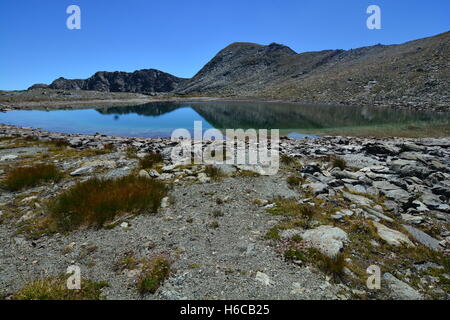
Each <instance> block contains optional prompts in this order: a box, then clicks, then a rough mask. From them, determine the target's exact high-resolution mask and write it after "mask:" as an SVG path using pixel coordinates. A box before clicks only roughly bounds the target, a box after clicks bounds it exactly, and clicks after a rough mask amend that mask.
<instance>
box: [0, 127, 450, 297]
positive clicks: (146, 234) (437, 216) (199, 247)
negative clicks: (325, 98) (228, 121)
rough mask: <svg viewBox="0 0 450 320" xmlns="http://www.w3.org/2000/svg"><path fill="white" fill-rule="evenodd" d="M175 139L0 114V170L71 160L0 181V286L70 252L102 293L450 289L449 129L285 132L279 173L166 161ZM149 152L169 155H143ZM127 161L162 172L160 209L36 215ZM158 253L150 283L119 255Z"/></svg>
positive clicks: (341, 293) (437, 292)
mask: <svg viewBox="0 0 450 320" xmlns="http://www.w3.org/2000/svg"><path fill="white" fill-rule="evenodd" d="M176 144H177V143H176V142H172V141H170V140H168V139H146V138H123V137H109V136H104V135H100V134H97V135H76V134H60V133H52V132H46V131H41V130H35V129H31V128H19V127H14V126H8V125H0V179H1V180H3V179H4V176H5V174H6V173H7V172H8V171H9V170H11V168H14V167H16V166H19V165H21V166H23V165H25V166H26V165H31V164H33V163H54V164H56V165H57V166H58V167H59V168H60V169H61V170H62V171H63V172H64V173H65V176H64V178H63V179H62V180H61V181H59V182H53V183H47V184H44V185H40V186H36V187H32V188H29V189H25V190H20V191H17V192H11V191H7V190H4V189H3V187H2V190H1V195H0V239H1V242H2V246H1V248H0V296H2V297H4V298H7V299H8V298H10V297H11V295H13V294H14V293H15V292H16V291H17V290H19V289H20V288H21V287H23V286H24V285H25V284H26V283H28V282H30V281H33V280H36V279H39V278H41V277H43V276H48V275H58V274H63V273H65V270H66V268H67V267H68V266H69V265H73V264H75V265H79V266H80V267H81V270H82V274H83V276H85V277H86V278H89V279H91V280H93V281H106V282H107V283H108V286H107V287H105V288H104V289H102V295H103V297H104V298H105V299H448V298H449V294H450V291H449V281H450V275H449V273H450V270H449V255H450V231H449V225H450V224H449V222H450V221H449V218H450V216H449V214H450V201H449V199H450V139H449V138H442V139H431V138H426V139H406V138H389V139H388V138H386V139H373V138H351V137H322V138H318V139H305V140H293V139H288V138H282V139H281V141H280V152H281V154H282V156H281V160H282V161H281V167H280V170H279V171H278V173H277V174H276V175H273V176H263V175H260V174H259V173H260V172H259V170H258V169H257V168H256V167H252V166H246V167H245V168H243V167H239V166H238V167H236V166H232V165H217V166H216V167H217V169H218V171H220V177H219V178H218V177H215V176H211V175H210V174H208V170H206V169H207V168H206V167H205V166H204V165H192V166H174V165H173V164H172V163H171V160H170V157H169V155H170V152H171V148H172V147H174V146H175V145H176ZM102 150H103V151H102ZM100 151H102V152H100ZM149 153H159V154H161V155H162V156H163V159H164V163H162V164H161V166H159V167H156V168H154V169H151V170H149V169H141V168H140V167H139V159H141V158H143V157H145V155H146V154H149ZM126 175H139V176H142V177H147V178H149V179H157V180H159V181H162V182H164V183H166V184H167V185H168V186H170V192H169V195H168V197H167V198H165V199H163V201H162V203H161V208H160V209H159V211H158V213H157V214H155V215H137V216H124V217H122V218H121V219H120V220H118V221H116V223H115V224H114V225H113V226H112V227H111V228H102V229H99V230H96V229H81V230H76V231H73V232H70V233H64V234H63V233H56V234H54V233H53V234H52V233H48V232H45V231H42V230H38V229H37V226H38V225H39V223H40V221H42V220H43V219H45V217H46V215H47V209H46V201H48V200H49V199H51V198H53V197H55V195H57V194H58V193H60V192H61V191H62V190H66V189H67V188H70V187H71V186H73V185H74V184H75V183H76V182H79V181H85V180H87V179H89V178H90V177H93V176H98V177H103V178H118V177H122V176H126ZM309 249H314V250H316V251H317V252H316V251H314V252H316V253H314V254H315V255H311V254H312V252H313V251H308V250H309ZM162 253H164V254H166V255H168V256H170V257H171V259H172V260H173V266H174V268H173V270H174V271H173V272H172V273H171V275H170V277H169V278H168V279H167V280H166V281H165V282H164V283H163V285H162V286H161V287H160V288H159V289H158V290H157V291H156V292H155V293H154V294H146V295H141V294H139V292H137V290H136V289H135V283H136V281H137V280H136V279H137V277H138V276H139V274H140V273H141V272H142V269H140V268H141V267H140V266H139V265H137V266H133V267H126V268H122V269H120V271H118V269H117V268H116V267H114V266H116V265H117V261H118V260H120V259H121V257H124V256H126V255H130V254H132V255H134V256H136V257H139V258H143V257H147V256H152V255H155V254H162ZM327 259H332V260H327ZM339 259H342V261H341V260H339ZM319 261H334V262H333V263H337V262H336V261H341V264H342V265H341V266H340V268H339V270H337V268H338V267H337V266H334V265H333V268H330V266H328V268H324V267H323V264H320V263H319ZM373 265H376V266H379V267H380V269H381V272H382V280H381V288H380V289H379V290H377V289H369V288H368V287H367V286H366V280H367V278H368V277H369V275H370V274H368V273H367V271H366V269H367V268H368V267H369V266H373Z"/></svg>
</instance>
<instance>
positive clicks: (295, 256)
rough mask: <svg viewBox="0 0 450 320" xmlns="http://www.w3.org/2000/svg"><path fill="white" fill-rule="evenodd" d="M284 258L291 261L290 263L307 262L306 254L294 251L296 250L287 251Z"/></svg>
mask: <svg viewBox="0 0 450 320" xmlns="http://www.w3.org/2000/svg"><path fill="white" fill-rule="evenodd" d="M283 256H284V258H285V259H286V260H290V261H295V260H300V261H305V260H306V257H305V254H304V253H303V252H302V251H300V250H298V249H294V248H290V249H287V250H286V251H285V252H284V254H283Z"/></svg>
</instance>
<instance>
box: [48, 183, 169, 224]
mask: <svg viewBox="0 0 450 320" xmlns="http://www.w3.org/2000/svg"><path fill="white" fill-rule="evenodd" d="M166 194H167V188H166V186H165V185H164V184H163V183H162V182H159V181H157V180H154V179H148V178H142V177H136V176H126V177H122V178H119V179H99V178H92V179H89V180H87V181H85V182H79V183H77V184H76V185H75V186H73V187H72V188H70V189H69V190H67V191H65V192H63V193H62V194H61V195H59V196H58V197H56V198H55V199H54V200H52V201H51V202H50V204H49V209H50V212H51V220H52V221H53V222H54V224H55V228H56V229H57V230H61V231H69V230H73V229H76V228H78V227H81V226H86V227H102V226H103V225H104V224H105V223H107V222H111V221H112V220H113V219H114V218H116V217H117V216H120V215H124V214H132V213H137V212H139V211H141V210H147V211H149V212H156V211H157V209H158V208H159V206H160V204H161V200H162V199H163V198H164V197H165V196H166Z"/></svg>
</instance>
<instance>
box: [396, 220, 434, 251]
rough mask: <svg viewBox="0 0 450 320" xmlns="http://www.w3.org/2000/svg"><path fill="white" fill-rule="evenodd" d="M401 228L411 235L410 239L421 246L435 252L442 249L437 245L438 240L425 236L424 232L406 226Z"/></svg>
mask: <svg viewBox="0 0 450 320" xmlns="http://www.w3.org/2000/svg"><path fill="white" fill-rule="evenodd" d="M403 227H404V228H405V229H406V230H408V232H409V234H410V235H411V237H413V238H414V240H416V241H417V242H419V243H421V244H422V245H424V246H425V247H428V248H430V249H432V250H436V251H440V250H442V247H441V246H440V245H439V240H437V239H435V238H433V237H432V236H430V235H428V234H426V233H425V232H423V231H421V230H419V229H417V228H414V227H411V226H408V225H403Z"/></svg>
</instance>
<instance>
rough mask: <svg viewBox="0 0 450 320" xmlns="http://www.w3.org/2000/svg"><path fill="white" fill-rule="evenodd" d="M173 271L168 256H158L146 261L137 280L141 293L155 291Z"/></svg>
mask: <svg viewBox="0 0 450 320" xmlns="http://www.w3.org/2000/svg"><path fill="white" fill-rule="evenodd" d="M170 272H171V263H170V261H169V259H168V258H166V257H164V256H158V257H155V258H153V259H151V260H147V261H144V266H143V269H142V272H141V275H140V276H139V279H138V282H137V289H138V290H139V292H140V293H141V294H146V293H155V292H156V290H158V288H159V287H160V286H161V285H162V283H163V282H164V280H165V279H167V278H168V277H169V275H170Z"/></svg>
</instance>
